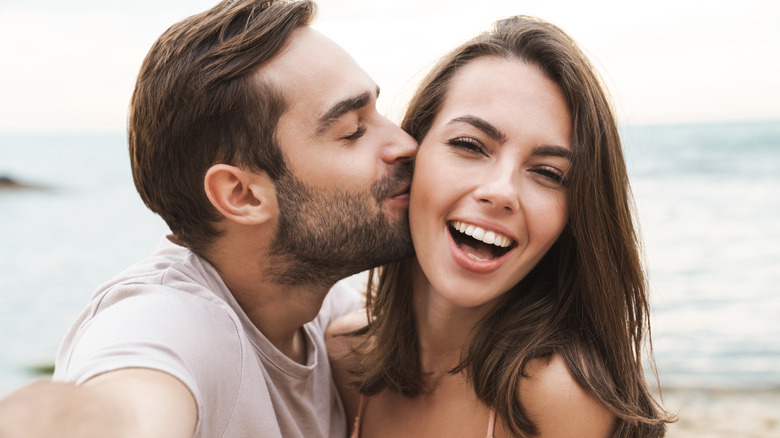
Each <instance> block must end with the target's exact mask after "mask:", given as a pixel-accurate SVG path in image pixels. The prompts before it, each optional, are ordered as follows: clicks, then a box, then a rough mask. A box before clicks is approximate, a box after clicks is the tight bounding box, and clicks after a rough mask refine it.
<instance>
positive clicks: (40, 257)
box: [0, 121, 780, 397]
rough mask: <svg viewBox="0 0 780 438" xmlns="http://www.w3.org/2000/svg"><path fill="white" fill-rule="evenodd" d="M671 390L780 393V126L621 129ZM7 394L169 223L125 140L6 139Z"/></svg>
mask: <svg viewBox="0 0 780 438" xmlns="http://www.w3.org/2000/svg"><path fill="white" fill-rule="evenodd" d="M621 135H622V137H623V141H624V147H625V152H626V161H627V164H628V167H629V174H630V176H631V181H632V187H633V191H634V196H635V199H636V205H637V211H638V218H639V223H640V226H641V231H642V233H643V236H644V240H645V244H646V260H647V266H648V272H649V276H650V284H651V289H652V320H651V321H652V329H653V341H654V352H655V358H656V362H657V368H658V372H659V376H660V380H661V384H662V385H663V386H665V387H691V388H766V387H780V336H778V335H780V318H779V317H778V316H780V293H778V292H780V290H779V289H780V286H778V285H780V220H778V218H779V217H780V121H772V122H754V123H731V124H707V125H687V126H683V125H675V126H634V127H625V128H623V129H622V130H621ZM0 176H7V177H11V178H13V179H15V180H17V181H19V182H22V183H26V184H29V185H33V186H36V188H34V189H17V190H2V191H0V397H2V396H3V395H5V394H7V393H8V392H9V391H11V390H12V389H13V388H15V387H17V386H19V385H21V384H23V383H25V382H28V381H30V380H31V379H33V378H34V377H35V375H34V374H33V373H31V371H30V370H31V368H34V367H37V366H42V365H48V364H51V363H52V362H53V360H54V357H55V355H56V351H57V346H58V345H59V343H60V341H61V339H62V336H63V334H64V333H65V331H66V330H67V328H68V326H69V324H70V323H71V321H73V319H74V318H75V317H76V315H77V314H78V313H79V312H80V310H81V309H82V308H83V307H84V305H85V303H86V302H87V300H88V299H89V297H90V296H91V295H92V293H93V291H94V290H95V289H96V287H97V286H98V285H99V284H101V283H103V282H104V281H106V280H108V279H110V278H111V277H112V276H113V275H114V274H116V273H117V272H119V271H120V270H122V269H124V268H125V267H126V266H128V265H129V264H131V263H133V262H134V261H136V260H138V259H140V258H143V257H144V256H146V255H148V254H150V253H151V252H152V251H154V248H155V246H156V245H157V243H158V241H159V239H160V238H161V237H162V236H163V235H164V234H165V233H166V231H167V227H166V226H165V224H164V223H163V222H162V220H161V219H159V218H158V217H157V216H155V215H153V214H152V213H150V212H149V211H148V210H147V209H146V207H145V206H144V205H143V203H142V202H141V200H140V198H139V197H138V195H137V193H136V192H135V189H134V187H133V183H132V178H131V175H130V168H129V158H128V154H127V146H126V139H125V137H124V135H123V134H91V135H76V134H63V135H8V134H2V135H0Z"/></svg>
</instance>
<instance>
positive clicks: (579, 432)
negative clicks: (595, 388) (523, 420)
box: [518, 355, 615, 438]
mask: <svg viewBox="0 0 780 438" xmlns="http://www.w3.org/2000/svg"><path fill="white" fill-rule="evenodd" d="M525 372H526V374H527V376H528V377H527V378H523V379H520V382H519V384H518V395H519V397H520V400H521V402H522V404H523V407H524V408H525V410H526V412H527V413H528V415H529V416H530V417H531V419H532V420H533V421H534V423H535V424H536V425H537V427H538V428H539V432H540V436H542V437H545V438H551V437H571V436H577V437H583V438H589V437H593V438H602V437H608V436H611V432H612V428H613V426H614V422H615V417H614V416H613V415H612V413H610V412H609V410H607V408H606V407H604V405H602V404H601V403H600V402H599V401H598V400H596V398H595V397H593V396H592V395H591V394H590V393H588V392H587V391H585V389H584V388H582V387H581V386H580V385H579V384H578V383H577V381H576V380H575V379H574V377H573V376H572V375H571V372H569V368H568V367H567V366H566V362H565V361H564V360H563V358H562V357H561V356H559V355H552V356H548V357H540V358H535V359H533V360H531V362H530V363H529V364H528V365H527V366H526V369H525Z"/></svg>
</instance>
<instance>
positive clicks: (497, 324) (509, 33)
mask: <svg viewBox="0 0 780 438" xmlns="http://www.w3.org/2000/svg"><path fill="white" fill-rule="evenodd" d="M486 57H493V58H500V59H510V60H519V61H521V62H525V63H528V64H531V65H534V66H537V67H538V68H539V69H540V70H541V71H542V72H544V74H545V75H546V76H547V77H548V78H549V79H550V80H551V81H553V82H554V83H555V84H557V85H558V87H559V88H560V90H561V92H562V93H563V95H564V96H565V98H566V102H567V105H568V108H569V112H570V114H571V117H572V138H571V145H572V153H573V157H572V166H571V170H570V174H569V175H568V176H567V196H568V206H569V220H568V223H567V225H566V227H565V228H564V230H563V232H562V233H561V236H560V237H559V238H558V240H557V241H556V243H555V244H554V245H553V247H552V248H551V249H550V251H549V252H548V253H547V254H546V255H545V256H544V257H543V258H542V260H541V261H540V262H539V263H538V264H537V265H536V267H534V269H533V270H532V271H531V272H530V273H529V274H528V275H527V276H526V277H525V278H523V279H522V280H521V281H520V283H519V284H517V285H516V286H515V287H514V288H513V289H512V290H510V291H508V292H507V293H505V294H504V295H503V296H502V297H501V301H500V302H499V304H498V305H496V306H495V307H494V308H493V310H492V311H491V312H490V313H489V314H488V315H487V316H486V317H485V318H483V319H482V321H480V323H479V324H478V325H477V326H476V327H475V328H474V331H473V332H472V334H473V338H472V340H471V343H470V344H469V345H467V346H466V348H464V352H463V357H462V362H461V363H460V365H459V366H458V367H456V368H455V369H454V370H453V371H452V372H460V371H464V372H465V374H466V375H467V376H468V378H469V381H470V382H471V384H472V387H473V388H474V391H475V393H476V395H477V396H478V397H479V399H480V400H481V401H482V402H483V403H484V404H485V405H487V406H489V407H491V408H493V409H495V410H496V413H497V414H498V417H499V419H500V421H501V422H502V423H503V424H504V425H505V427H507V428H508V431H509V432H510V435H513V436H532V435H535V434H536V432H537V430H536V427H535V425H534V423H533V422H532V421H531V418H530V417H529V415H528V413H527V412H526V411H525V410H524V408H523V405H522V400H519V399H518V398H517V391H516V388H517V382H518V381H519V380H520V379H522V378H524V377H526V376H525V374H524V370H525V366H526V364H528V363H529V362H530V361H531V360H532V359H534V358H537V357H542V356H547V355H551V354H558V355H560V356H561V357H562V358H563V359H564V360H565V362H566V365H567V367H568V369H569V371H570V372H571V374H572V376H573V377H574V378H575V379H576V380H577V382H578V383H579V384H580V385H581V386H582V387H583V388H584V389H585V390H586V391H587V392H589V393H590V394H591V395H592V396H593V397H595V398H596V399H597V400H599V402H601V403H602V404H603V405H604V406H605V407H606V408H607V409H608V410H609V411H610V412H612V414H614V415H615V416H616V417H617V422H616V426H615V430H614V436H615V437H626V438H627V437H640V436H641V437H659V436H662V435H663V434H664V433H665V422H667V421H669V419H668V417H667V415H666V413H665V412H663V409H662V408H661V407H660V406H659V405H658V403H657V402H656V401H655V400H654V398H653V395H652V393H651V392H650V391H649V389H648V387H647V384H646V382H645V378H644V373H643V364H642V359H643V355H642V347H643V342H644V341H649V337H650V328H649V322H648V312H649V309H648V291H647V282H646V278H645V273H644V270H643V268H642V260H641V241H640V238H639V235H638V233H637V232H636V230H635V223H634V216H633V205H632V204H633V203H632V199H631V190H630V187H629V181H628V176H627V173H626V166H625V162H624V159H623V153H622V148H621V144H620V137H619V135H618V129H617V124H616V121H615V118H614V115H613V112H612V109H611V107H610V103H609V100H608V98H607V95H606V93H605V91H604V87H603V86H602V84H601V81H600V80H599V78H598V75H597V74H596V72H595V70H594V68H593V67H592V66H591V64H590V62H589V61H588V59H587V57H586V56H585V55H584V54H583V53H582V52H581V50H580V49H579V48H578V47H577V44H576V43H575V42H574V41H572V39H571V38H570V37H569V36H568V35H566V34H565V33H564V32H563V31H562V30H560V29H559V28H557V27H556V26H554V25H552V24H550V23H547V22H544V21H542V20H539V19H537V18H533V17H524V16H517V17H511V18H507V19H504V20H500V21H498V22H496V23H495V25H494V27H493V29H491V30H490V31H488V32H486V33H484V34H482V35H480V36H477V37H475V38H474V39H472V40H470V41H468V42H467V43H465V44H464V45H462V46H460V47H458V48H457V49H455V50H454V51H452V52H450V53H449V54H447V55H446V56H445V57H444V58H442V60H441V61H440V62H439V63H438V64H437V65H436V66H435V67H434V68H433V70H432V71H431V73H429V75H428V76H427V77H426V78H425V79H424V80H423V81H422V84H421V85H420V88H419V89H418V91H417V93H416V94H415V96H414V97H413V99H412V101H411V103H410V104H409V108H408V110H407V112H406V116H405V118H404V121H403V123H402V128H404V129H405V130H406V131H407V132H409V134H411V135H412V137H414V138H415V139H416V140H417V141H418V142H420V143H422V142H423V139H424V138H425V136H426V135H427V134H428V131H429V130H430V128H431V125H432V124H433V121H434V119H435V118H436V115H437V114H438V113H439V111H440V110H441V108H442V106H443V105H444V103H445V101H446V99H447V95H448V92H449V89H450V87H451V85H452V82H453V79H454V78H455V77H456V75H457V74H458V72H459V71H460V70H461V69H462V68H463V67H464V66H466V65H468V64H470V63H471V62H473V61H474V60H477V59H484V58H486ZM412 264H413V260H406V261H403V262H397V263H395V264H391V265H388V266H385V267H383V268H382V270H381V272H380V279H379V284H378V286H377V287H376V288H373V289H372V290H370V291H369V294H368V297H367V304H366V305H367V311H368V316H369V325H368V327H367V328H364V329H362V330H358V331H356V332H355V333H354V334H367V338H366V339H370V340H371V341H370V344H369V343H367V344H364V349H363V350H361V351H360V353H362V362H361V365H360V368H359V369H357V370H354V371H355V375H356V377H357V382H356V383H357V385H358V386H359V389H360V391H361V392H363V393H365V394H375V393H378V392H380V391H382V390H385V389H389V390H392V391H396V392H398V393H401V394H403V395H405V396H408V397H414V396H417V395H419V394H421V393H425V392H426V391H428V390H429V388H428V385H427V382H426V379H425V375H423V373H422V371H421V366H420V355H419V347H418V338H417V333H416V328H415V327H416V321H415V315H414V306H413V301H414V300H415V296H414V294H413V288H412V279H411V271H412V269H413V267H412ZM650 361H652V359H650Z"/></svg>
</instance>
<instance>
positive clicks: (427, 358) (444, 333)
mask: <svg viewBox="0 0 780 438" xmlns="http://www.w3.org/2000/svg"><path fill="white" fill-rule="evenodd" d="M412 285H413V286H412V287H413V288H414V295H413V296H414V309H415V318H416V323H417V333H418V336H419V342H420V362H421V365H422V371H423V372H424V373H430V374H431V377H432V378H433V380H434V381H435V380H437V379H438V377H440V376H441V375H444V374H447V373H449V372H450V370H452V369H453V368H455V367H456V366H458V365H459V364H460V363H461V361H462V359H463V354H464V353H465V352H466V349H467V348H468V345H469V343H470V341H471V336H472V335H473V333H472V329H473V328H474V327H475V326H476V325H477V324H478V323H479V321H480V319H482V317H483V316H484V315H485V314H486V313H487V312H488V311H489V309H490V307H489V306H480V307H469V308H464V307H460V306H456V305H454V304H452V303H450V302H449V301H447V300H445V299H444V298H443V297H442V296H441V295H439V294H438V293H436V290H435V289H434V288H433V286H432V285H431V283H430V282H429V281H428V279H427V278H426V277H425V275H424V274H423V272H422V269H421V268H420V266H419V265H418V264H415V265H414V268H413V283H412Z"/></svg>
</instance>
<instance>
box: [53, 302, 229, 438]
mask: <svg viewBox="0 0 780 438" xmlns="http://www.w3.org/2000/svg"><path fill="white" fill-rule="evenodd" d="M237 331H238V327H237V326H236V322H235V321H234V320H233V319H232V318H231V317H230V316H229V314H228V312H226V311H225V310H224V309H223V308H220V307H219V306H218V305H215V304H214V303H211V302H208V301H206V300H203V299H201V298H199V297H196V296H191V295H188V294H186V293H182V292H180V291H171V292H170V293H155V294H146V295H144V294H140V295H136V296H131V297H127V298H124V299H121V300H118V301H116V302H114V303H112V304H111V305H109V306H107V307H105V308H98V311H97V312H96V313H95V314H94V315H93V316H92V317H90V318H88V319H86V320H84V322H82V324H81V325H80V327H79V328H78V330H77V331H75V332H74V338H73V340H72V343H71V344H70V351H69V354H67V355H66V356H65V357H66V359H65V360H64V361H63V363H58V364H57V368H58V370H57V373H56V374H55V377H57V378H58V379H60V380H66V381H71V382H75V383H83V382H84V381H86V380H88V379H90V378H92V377H94V376H97V375H99V374H102V373H106V372H110V371H115V370H120V369H124V368H148V369H154V370H159V371H162V372H165V373H168V374H170V375H172V376H173V377H175V378H177V379H179V380H181V381H182V382H183V383H184V384H185V385H186V386H187V387H188V388H189V390H190V391H191V392H192V394H193V396H194V397H195V400H196V402H197V405H198V418H199V419H202V418H203V415H204V414H207V413H208V412H210V410H211V409H216V408H222V409H223V408H224V407H225V406H233V405H234V403H235V399H236V397H237V393H238V384H239V382H240V380H241V366H242V351H241V343H240V342H239V337H240V336H239V335H237ZM60 359H63V357H62V356H61V357H60ZM199 423H201V421H200V420H199ZM199 427H200V425H199ZM210 427H216V429H219V428H220V427H221V426H220V425H211V426H210ZM214 432H217V430H215V431H214ZM206 436H209V435H206Z"/></svg>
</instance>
